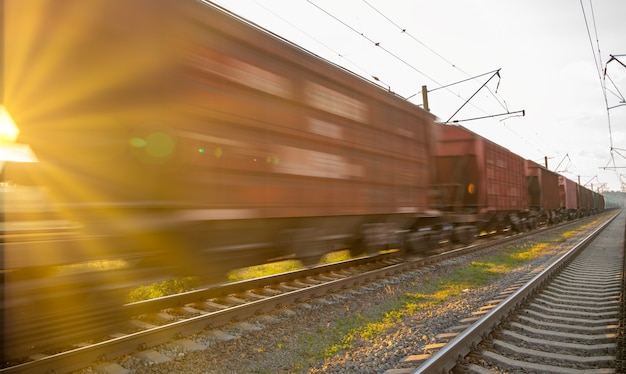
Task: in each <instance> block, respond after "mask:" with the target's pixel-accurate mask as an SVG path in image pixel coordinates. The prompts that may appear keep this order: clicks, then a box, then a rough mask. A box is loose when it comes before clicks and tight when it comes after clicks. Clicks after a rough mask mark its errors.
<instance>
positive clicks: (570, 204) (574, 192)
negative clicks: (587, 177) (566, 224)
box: [559, 175, 578, 219]
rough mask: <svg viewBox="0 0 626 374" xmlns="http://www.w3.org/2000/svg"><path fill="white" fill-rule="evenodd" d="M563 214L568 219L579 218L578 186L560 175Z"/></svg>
mask: <svg viewBox="0 0 626 374" xmlns="http://www.w3.org/2000/svg"><path fill="white" fill-rule="evenodd" d="M559 197H560V201H561V212H562V215H563V216H564V217H566V219H573V218H576V217H578V184H577V183H576V182H574V181H572V180H569V179H568V178H566V177H564V176H562V175H559Z"/></svg>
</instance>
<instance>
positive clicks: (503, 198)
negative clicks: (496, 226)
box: [435, 125, 528, 225]
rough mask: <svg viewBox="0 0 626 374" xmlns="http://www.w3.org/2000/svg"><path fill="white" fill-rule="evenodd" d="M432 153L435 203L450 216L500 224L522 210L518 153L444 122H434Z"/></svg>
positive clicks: (524, 199)
mask: <svg viewBox="0 0 626 374" xmlns="http://www.w3.org/2000/svg"><path fill="white" fill-rule="evenodd" d="M435 154H436V157H435V170H436V178H435V180H436V185H437V188H438V190H439V202H438V204H439V207H440V208H441V209H442V210H444V211H446V212H451V213H457V215H456V217H455V216H454V214H453V218H452V219H453V220H459V221H462V220H468V219H470V220H471V219H473V220H474V222H478V221H481V220H488V221H489V222H490V223H502V222H506V221H507V220H511V219H512V220H513V221H516V220H517V218H519V215H520V214H522V213H523V212H526V211H527V210H528V193H527V188H526V172H525V164H524V159H523V158H522V157H520V156H518V155H516V154H515V153H513V152H511V151H509V150H508V149H506V148H504V147H501V146H499V145H497V144H495V143H493V142H491V141H489V140H487V139H485V138H483V137H481V136H479V135H478V134H476V133H474V132H472V131H470V130H468V129H466V128H464V127H461V126H450V125H441V126H439V128H438V137H437V148H436V152H435ZM516 217H517V218H516ZM509 223H511V222H509ZM513 224H515V225H517V223H513Z"/></svg>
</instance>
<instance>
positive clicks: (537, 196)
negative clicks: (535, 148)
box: [526, 160, 561, 223]
mask: <svg viewBox="0 0 626 374" xmlns="http://www.w3.org/2000/svg"><path fill="white" fill-rule="evenodd" d="M526 183H527V186H528V204H529V205H528V206H529V209H530V213H531V215H532V216H533V217H536V218H538V219H539V221H540V222H539V223H541V222H542V221H545V222H548V223H554V222H555V221H557V220H558V213H559V210H560V208H561V198H560V196H559V175H558V174H557V173H555V172H553V171H550V170H548V169H546V168H545V167H543V166H541V165H539V164H538V163H536V162H534V161H531V160H526Z"/></svg>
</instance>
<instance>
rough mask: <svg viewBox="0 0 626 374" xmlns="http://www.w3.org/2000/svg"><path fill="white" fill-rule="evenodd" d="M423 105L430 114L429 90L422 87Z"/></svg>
mask: <svg viewBox="0 0 626 374" xmlns="http://www.w3.org/2000/svg"><path fill="white" fill-rule="evenodd" d="M422 103H423V107H424V110H425V111H427V112H430V107H429V106H428V89H427V88H426V86H425V85H424V86H422Z"/></svg>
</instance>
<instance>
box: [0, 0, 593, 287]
mask: <svg viewBox="0 0 626 374" xmlns="http://www.w3.org/2000/svg"><path fill="white" fill-rule="evenodd" d="M4 12H5V16H4V21H3V22H4V30H5V35H16V37H15V38H13V37H12V38H5V41H4V46H3V47H4V57H5V64H4V77H5V83H4V103H3V104H4V105H5V107H6V108H7V110H8V112H9V113H10V114H11V115H12V118H13V120H14V122H15V123H16V124H17V126H18V128H19V129H20V130H21V132H20V135H19V137H18V139H17V140H18V142H20V143H23V144H28V145H29V146H30V147H31V149H32V150H33V152H34V154H35V155H36V156H37V159H38V160H39V162H37V163H29V164H17V163H7V164H6V165H5V167H4V178H5V183H4V185H3V188H4V192H5V197H7V196H8V197H9V198H10V196H18V195H19V192H22V193H26V194H31V195H32V193H33V191H36V192H37V194H38V195H37V196H40V194H43V193H45V194H46V196H47V200H46V201H47V202H46V212H45V214H44V213H41V212H39V213H41V214H42V216H41V217H45V218H41V217H40V218H39V219H38V218H37V214H38V209H37V205H34V206H29V208H28V209H23V211H28V214H21V213H23V211H20V208H19V207H18V206H19V204H13V205H11V204H9V205H10V206H15V207H14V208H12V209H14V211H5V218H6V221H7V222H8V223H10V224H7V225H5V226H3V227H4V230H5V234H7V233H8V234H10V233H11V232H10V231H11V230H12V228H19V229H20V230H21V232H24V231H26V232H28V230H33V229H32V228H33V227H38V230H39V231H42V230H44V231H45V224H46V223H50V222H55V229H59V228H60V227H63V225H61V224H59V222H67V223H68V224H67V227H71V228H72V230H78V231H79V232H80V234H81V235H83V236H84V237H85V238H89V240H88V242H89V243H93V242H94V238H97V242H98V245H97V248H83V247H81V245H83V244H84V243H86V242H87V241H80V240H77V241H73V242H71V243H68V242H63V241H55V242H52V241H48V242H46V243H45V244H42V243H41V242H37V244H31V245H30V246H29V248H36V249H30V250H29V249H26V248H23V247H25V246H24V245H23V243H21V244H20V250H19V251H16V250H11V248H12V247H11V246H12V243H11V242H10V240H7V242H6V248H7V250H6V251H5V253H6V256H5V263H4V265H5V268H6V269H8V270H10V275H9V278H11V277H15V274H19V273H20V272H24V269H27V268H29V267H32V268H36V269H41V268H43V267H46V266H48V267H49V266H60V265H66V264H68V263H75V262H84V261H88V260H89V259H99V258H110V257H115V256H119V255H120V254H126V255H128V254H129V253H130V254H133V256H134V257H133V258H135V257H136V258H142V260H140V261H139V260H138V261H137V264H138V266H144V265H145V263H150V264H151V265H155V264H158V266H171V267H172V268H175V269H177V271H181V272H183V273H188V274H194V275H202V276H204V277H207V278H212V279H222V278H223V276H224V275H225V274H226V272H227V271H228V270H230V269H234V268H240V267H244V266H249V265H255V264H259V263H265V262H269V261H274V260H278V259H284V258H298V259H301V260H302V261H303V262H304V263H305V264H315V263H316V262H317V261H318V260H319V258H320V257H321V256H323V255H324V254H326V253H328V252H330V251H333V250H337V249H347V248H349V249H350V250H351V251H352V253H353V254H359V253H363V252H368V253H374V252H376V251H378V250H381V249H387V248H406V249H407V250H420V249H423V248H425V247H428V246H431V245H436V244H437V243H439V242H442V241H460V242H464V243H468V242H471V241H472V240H473V239H474V238H475V237H476V235H479V234H480V233H481V232H490V231H493V230H507V229H508V230H515V231H523V230H526V229H529V228H533V227H535V226H536V225H537V224H539V223H546V224H550V223H554V222H558V221H559V220H563V219H571V218H574V217H578V216H584V215H587V214H591V213H594V212H597V211H601V210H602V209H603V207H604V200H603V197H602V195H600V194H598V193H595V192H593V191H590V190H588V189H586V188H584V187H583V186H581V185H579V184H577V183H575V182H572V181H570V180H569V179H567V178H565V177H563V176H560V175H557V174H555V173H553V172H551V171H549V170H547V169H546V168H544V167H542V166H540V165H538V164H536V163H534V162H532V161H529V160H524V159H523V158H522V157H520V156H518V155H516V154H514V153H512V152H510V151H508V150H507V149H505V148H503V147H501V146H499V145H497V144H495V143H493V142H491V141H489V140H487V139H485V138H483V137H481V136H479V135H477V134H475V133H472V132H471V131H469V130H467V129H465V128H463V127H461V126H449V125H442V124H438V123H436V120H435V116H434V115H432V114H431V113H429V112H427V111H425V110H423V109H421V108H420V107H418V106H416V105H414V104H412V103H410V102H408V101H406V100H405V99H403V98H401V97H398V96H396V95H394V94H393V93H391V92H389V91H387V90H384V89H381V88H380V87H378V86H376V85H373V84H371V83H370V82H368V81H366V80H364V79H362V78H361V77H359V76H357V75H355V74H353V73H351V72H350V71H347V70H345V69H343V68H341V67H339V66H337V65H334V64H332V63H330V62H328V61H326V60H323V59H321V58H319V57H318V56H316V55H313V54H311V53H310V52H308V51H306V50H303V49H302V48H300V47H298V46H296V45H293V44H292V43H290V42H288V41H286V40H284V39H282V38H280V37H278V36H277V35H274V34H272V33H270V32H268V31H266V30H263V29H261V28H260V27H258V26H257V25H255V24H253V23H250V22H248V21H246V20H244V19H241V18H239V17H237V16H236V15H233V14H231V13H229V12H227V11H226V10H224V9H221V8H220V7H218V6H216V5H213V4H210V3H206V2H201V1H195V0H181V1H169V0H134V1H127V2H119V1H109V0H92V1H89V2H81V1H68V2H45V1H44V2H41V1H12V2H10V1H8V2H4ZM25 30H26V31H27V32H24V31H25ZM29 189H30V190H29ZM25 191H26V192H25ZM15 199H16V200H15V201H17V199H18V197H15ZM37 199H40V198H39V197H37ZM5 200H6V198H5ZM50 206H53V207H54V209H51V208H50ZM51 212H53V213H51ZM52 216H54V219H52V218H50V217H52ZM24 217H28V219H29V220H30V221H33V220H34V221H36V222H39V226H38V225H32V224H31V225H30V226H29V225H26V224H24V225H20V222H16V221H20V220H21V219H26V218H24ZM33 217H34V218H33ZM42 225H43V226H42ZM33 243H34V242H33ZM81 243H83V244H81ZM37 246H39V247H37ZM29 251H30V252H29ZM25 253H31V254H32V255H26V254H25ZM43 253H47V254H48V255H45V256H44V255H42V254H43ZM64 254H67V255H64ZM113 254H114V255H113ZM146 254H148V255H146ZM129 256H130V255H129ZM35 273H36V271H35V272H33V271H31V272H27V274H29V276H31V275H32V274H35ZM44 273H45V272H44ZM46 274H47V273H46ZM17 278H20V277H17Z"/></svg>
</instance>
